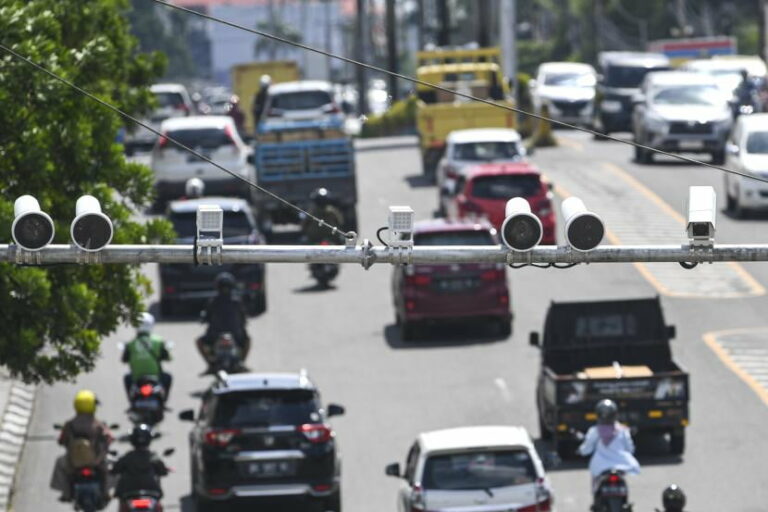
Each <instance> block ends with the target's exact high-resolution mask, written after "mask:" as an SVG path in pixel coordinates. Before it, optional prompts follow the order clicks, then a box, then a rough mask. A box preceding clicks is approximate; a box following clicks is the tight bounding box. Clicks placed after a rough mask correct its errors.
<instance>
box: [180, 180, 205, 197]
mask: <svg viewBox="0 0 768 512" xmlns="http://www.w3.org/2000/svg"><path fill="white" fill-rule="evenodd" d="M204 193H205V183H204V182H203V180H201V179H200V178H189V179H188V180H187V182H186V183H185V184H184V198H185V199H198V198H200V197H203V194H204Z"/></svg>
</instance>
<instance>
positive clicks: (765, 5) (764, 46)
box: [758, 0, 768, 60]
mask: <svg viewBox="0 0 768 512" xmlns="http://www.w3.org/2000/svg"><path fill="white" fill-rule="evenodd" d="M760 10H761V13H760V14H761V15H760V18H759V19H760V23H758V27H759V29H760V51H761V53H762V57H763V60H766V59H768V34H766V31H768V0H760Z"/></svg>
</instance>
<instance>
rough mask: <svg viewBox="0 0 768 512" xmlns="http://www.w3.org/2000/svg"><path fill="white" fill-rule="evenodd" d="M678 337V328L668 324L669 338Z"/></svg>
mask: <svg viewBox="0 0 768 512" xmlns="http://www.w3.org/2000/svg"><path fill="white" fill-rule="evenodd" d="M676 337H677V328H676V327H675V326H674V325H668V326H667V338H669V339H670V340H671V339H674V338H676Z"/></svg>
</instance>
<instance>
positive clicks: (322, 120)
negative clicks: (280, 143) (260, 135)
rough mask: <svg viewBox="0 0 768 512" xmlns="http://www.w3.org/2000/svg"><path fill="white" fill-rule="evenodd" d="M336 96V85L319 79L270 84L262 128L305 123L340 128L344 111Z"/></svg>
mask: <svg viewBox="0 0 768 512" xmlns="http://www.w3.org/2000/svg"><path fill="white" fill-rule="evenodd" d="M336 96H337V95H336V93H335V91H334V88H333V86H332V85H331V84H330V83H329V82H323V81H320V80H303V81H299V82H284V83H280V84H274V85H271V86H270V87H269V93H268V95H267V103H266V106H265V107H264V113H263V115H262V118H261V123H260V125H259V130H260V131H270V130H275V129H283V128H300V127H302V126H303V125H305V124H306V125H308V126H309V125H311V126H312V127H315V126H317V124H321V125H327V126H328V127H337V128H340V127H342V126H343V124H344V114H343V112H342V111H341V108H340V106H339V103H338V101H337V98H336Z"/></svg>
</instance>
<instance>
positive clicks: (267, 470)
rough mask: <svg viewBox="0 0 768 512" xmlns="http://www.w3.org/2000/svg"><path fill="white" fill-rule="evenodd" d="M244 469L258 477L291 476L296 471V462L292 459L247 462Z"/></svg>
mask: <svg viewBox="0 0 768 512" xmlns="http://www.w3.org/2000/svg"><path fill="white" fill-rule="evenodd" d="M246 471H247V472H248V474H249V475H251V476H255V477H260V478H270V477H276V476H291V475H294V474H295V473H296V462H295V461H292V460H265V461H259V462H247V463H246Z"/></svg>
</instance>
